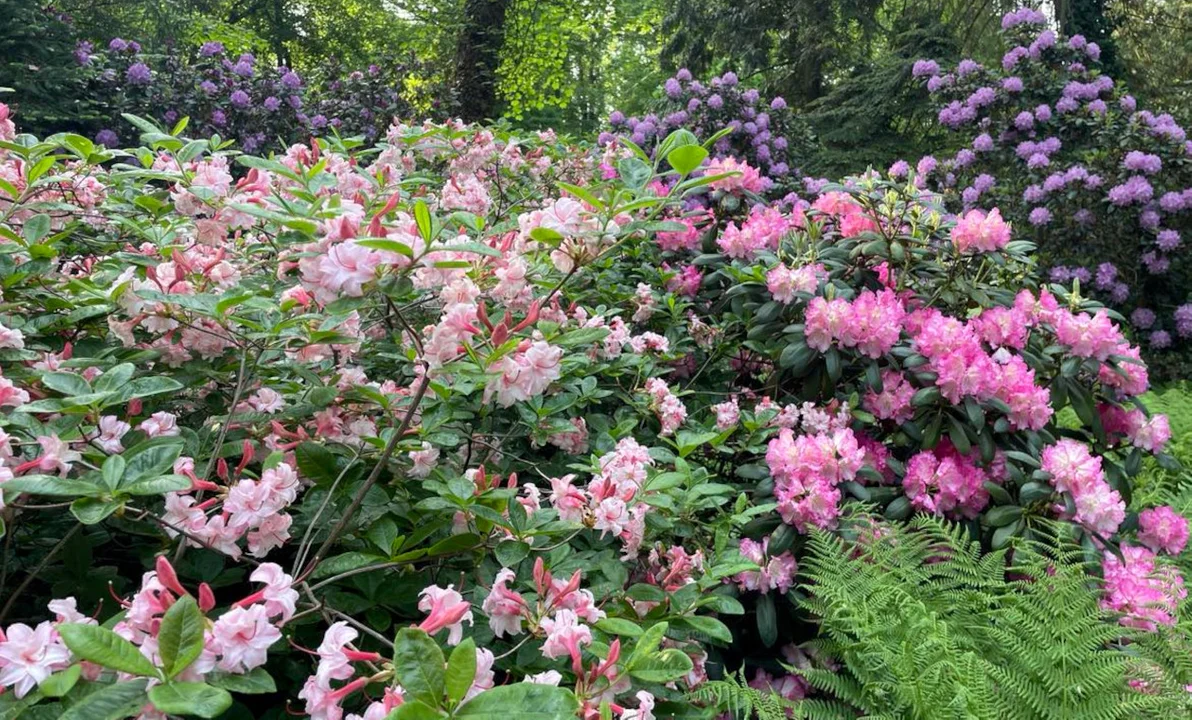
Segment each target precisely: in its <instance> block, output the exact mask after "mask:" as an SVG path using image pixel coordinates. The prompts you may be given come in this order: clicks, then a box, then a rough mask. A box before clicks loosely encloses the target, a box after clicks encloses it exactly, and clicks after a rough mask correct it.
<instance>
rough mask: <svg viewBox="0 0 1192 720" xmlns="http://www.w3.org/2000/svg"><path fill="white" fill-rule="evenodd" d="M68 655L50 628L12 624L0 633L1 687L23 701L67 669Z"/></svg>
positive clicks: (51, 625)
mask: <svg viewBox="0 0 1192 720" xmlns="http://www.w3.org/2000/svg"><path fill="white" fill-rule="evenodd" d="M70 659H71V655H70V651H69V650H67V649H66V646H65V645H63V644H62V641H61V640H60V639H59V638H58V634H57V633H56V632H55V631H54V626H53V624H51V623H49V622H43V623H41V624H40V625H38V626H37V627H36V628H31V627H29V626H28V625H25V624H23V623H14V624H12V625H9V626H8V629H7V630H6V631H5V632H3V633H0V687H11V688H12V689H13V694H15V695H16V696H17V697H18V698H23V697H25V696H26V695H28V694H29V691H30V690H32V689H33V688H34V687H36V686H37V685H40V684H41V683H42V682H43V681H45V679H46V678H48V677H49V676H50V675H53V674H54V673H56V672H58V671H59V670H63V669H65V668H66V667H68V666H69V665H70Z"/></svg>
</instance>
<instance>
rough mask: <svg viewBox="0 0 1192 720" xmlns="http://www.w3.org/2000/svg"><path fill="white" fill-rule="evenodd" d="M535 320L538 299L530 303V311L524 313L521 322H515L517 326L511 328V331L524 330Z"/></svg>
mask: <svg viewBox="0 0 1192 720" xmlns="http://www.w3.org/2000/svg"><path fill="white" fill-rule="evenodd" d="M536 322H538V301H537V300H535V301H534V302H533V303H532V304H531V305H530V311H529V312H527V313H526V318H525V320H522V321H521V322H519V323H518V324H517V326H516V327H514V328H513V332H517V331H518V330H524V329H525V328H527V327H529V326H531V325H533V324H534V323H536Z"/></svg>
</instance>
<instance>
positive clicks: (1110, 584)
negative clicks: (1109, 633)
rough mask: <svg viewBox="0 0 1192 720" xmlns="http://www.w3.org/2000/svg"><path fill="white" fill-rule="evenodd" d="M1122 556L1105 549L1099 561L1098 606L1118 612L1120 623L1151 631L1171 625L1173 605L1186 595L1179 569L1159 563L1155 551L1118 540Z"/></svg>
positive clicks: (1174, 612)
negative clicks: (1101, 592)
mask: <svg viewBox="0 0 1192 720" xmlns="http://www.w3.org/2000/svg"><path fill="white" fill-rule="evenodd" d="M1121 551H1122V559H1120V560H1119V559H1118V556H1117V555H1116V554H1114V553H1111V552H1107V553H1105V556H1104V557H1103V558H1102V560H1101V569H1102V571H1103V573H1104V575H1105V597H1104V598H1103V599H1102V600H1101V607H1103V608H1105V609H1106V610H1110V611H1113V612H1119V613H1122V615H1123V616H1122V618H1121V620H1120V622H1121V624H1122V625H1125V626H1127V627H1135V628H1139V629H1142V630H1150V631H1154V630H1156V629H1157V628H1158V626H1159V625H1174V624H1175V622H1176V608H1177V607H1178V605H1179V603H1180V601H1181V600H1183V599H1184V598H1185V597H1187V595H1188V591H1187V590H1186V589H1184V579H1183V578H1182V577H1181V576H1180V573H1179V570H1177V569H1176V568H1174V567H1172V566H1168V565H1160V564H1159V563H1158V562H1156V558H1155V554H1154V553H1152V552H1151V551H1150V550H1147V549H1146V548H1143V547H1138V546H1136V545H1129V544H1127V543H1122V546H1121Z"/></svg>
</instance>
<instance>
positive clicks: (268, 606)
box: [238, 563, 298, 622]
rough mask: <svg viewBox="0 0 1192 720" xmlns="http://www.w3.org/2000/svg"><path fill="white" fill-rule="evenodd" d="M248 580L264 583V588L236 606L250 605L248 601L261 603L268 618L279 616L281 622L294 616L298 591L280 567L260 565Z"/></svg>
mask: <svg viewBox="0 0 1192 720" xmlns="http://www.w3.org/2000/svg"><path fill="white" fill-rule="evenodd" d="M248 579H249V580H250V581H251V582H258V583H264V584H265V587H264V588H262V589H260V590H258V591H257V592H255V593H253V594H252V595H250V596H249V597H248V598H246V599H245V600H242V601H240V603H238V604H240V605H247V604H250V603H249V602H248V601H249V600H251V602H263V603H264V604H265V612H266V613H267V614H268V616H269V617H270V618H272V617H275V616H281V620H282V621H283V622H284V621H286V620H289V619H290V618H292V617H293V616H294V612H295V610H296V604H297V602H298V591H297V590H295V589H294V588H293V585H294V579H293V578H291V577H290V576H289V575H287V574H286V573H285V571H284V570H282V569H281V566H280V565H278V564H277V563H261V565H260V566H258V567H257V569H256V570H253V571H252V575H249V576H248Z"/></svg>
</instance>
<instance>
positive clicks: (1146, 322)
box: [1130, 308, 1155, 330]
mask: <svg viewBox="0 0 1192 720" xmlns="http://www.w3.org/2000/svg"><path fill="white" fill-rule="evenodd" d="M1130 324H1131V325H1133V326H1134V327H1136V328H1139V329H1142V330H1146V329H1147V328H1149V327H1150V326H1152V325H1154V324H1155V311H1154V310H1151V309H1149V308H1137V309H1136V310H1135V311H1134V312H1132V313H1130Z"/></svg>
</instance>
